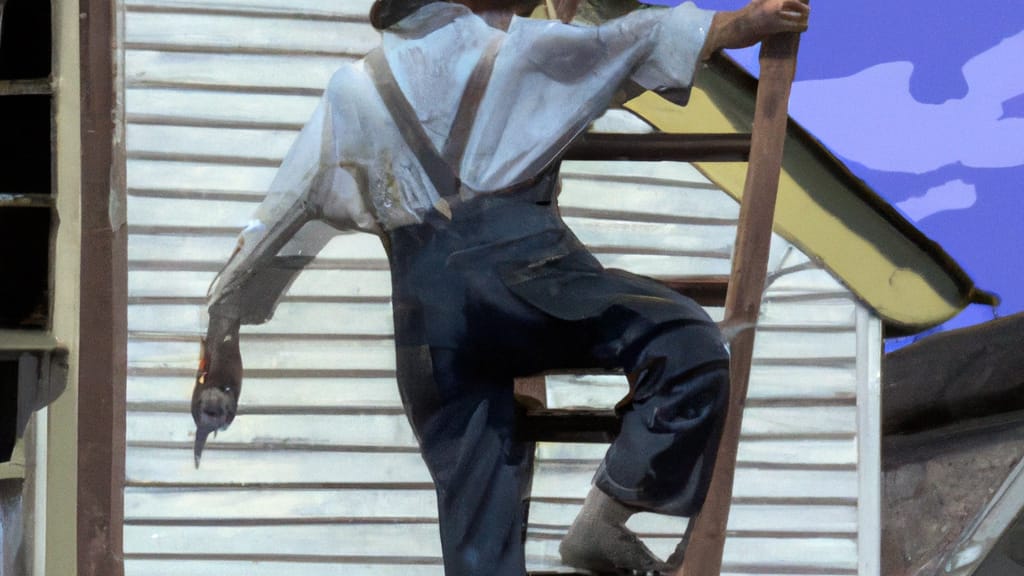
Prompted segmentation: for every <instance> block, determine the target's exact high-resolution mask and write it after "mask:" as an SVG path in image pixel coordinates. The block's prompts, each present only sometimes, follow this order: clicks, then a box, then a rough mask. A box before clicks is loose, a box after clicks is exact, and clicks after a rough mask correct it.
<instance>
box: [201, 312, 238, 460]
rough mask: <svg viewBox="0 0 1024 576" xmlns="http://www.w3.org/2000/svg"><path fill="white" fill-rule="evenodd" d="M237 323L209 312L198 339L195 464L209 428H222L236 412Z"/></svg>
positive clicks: (214, 431)
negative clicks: (201, 334) (204, 331)
mask: <svg viewBox="0 0 1024 576" xmlns="http://www.w3.org/2000/svg"><path fill="white" fill-rule="evenodd" d="M238 327H239V322H238V320H237V319H232V318H226V317H223V316H216V315H211V316H210V325H209V328H208V329H207V332H206V338H204V339H202V341H201V345H200V346H201V348H200V355H199V356H200V357H199V369H198V370H197V371H196V381H195V387H194V388H193V390H192V419H193V420H194V421H195V423H196V440H195V445H194V447H193V451H194V455H195V462H196V468H199V458H200V457H201V456H202V453H203V447H205V446H206V439H207V437H208V436H209V435H210V433H211V432H213V433H214V434H216V432H217V431H218V430H224V429H226V428H227V427H228V426H229V425H230V424H231V422H232V421H233V420H234V419H235V414H236V413H237V412H238V397H239V395H240V394H241V392H242V354H241V352H240V350H239V346H238Z"/></svg>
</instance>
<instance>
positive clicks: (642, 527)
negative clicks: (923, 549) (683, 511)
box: [530, 500, 857, 535]
mask: <svg viewBox="0 0 1024 576" xmlns="http://www.w3.org/2000/svg"><path fill="white" fill-rule="evenodd" d="M581 505H582V500H580V501H579V502H574V503H551V502H537V501H533V502H531V503H530V521H531V522H532V523H534V524H539V525H544V526H554V527H557V528H559V529H566V528H568V522H569V521H571V520H572V519H573V518H575V516H576V514H577V513H578V512H579V510H580V507H581ZM686 522H687V520H686V519H685V518H678V517H673V516H664V515H660V514H651V513H646V512H643V513H640V514H636V515H634V516H632V517H631V518H630V519H629V522H628V523H627V526H628V527H629V528H630V529H631V530H633V531H635V532H637V533H640V534H682V532H683V530H684V529H685V527H686ZM728 530H729V531H730V532H734V533H735V532H747V533H750V532H762V533H763V532H779V533H789V534H795V535H797V534H807V533H812V532H817V533H820V534H850V533H853V532H856V530H857V508H856V506H843V505H831V504H826V505H807V506H797V505H787V504H743V503H734V504H733V505H732V506H731V507H730V509H729V524H728Z"/></svg>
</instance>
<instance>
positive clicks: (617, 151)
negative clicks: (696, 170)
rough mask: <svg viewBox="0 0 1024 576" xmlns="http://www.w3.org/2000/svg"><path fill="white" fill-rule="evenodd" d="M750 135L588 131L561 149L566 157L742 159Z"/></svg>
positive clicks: (735, 160) (744, 159)
mask: <svg viewBox="0 0 1024 576" xmlns="http://www.w3.org/2000/svg"><path fill="white" fill-rule="evenodd" d="M749 157H750V134H664V133H660V132H659V133H653V134H609V133H601V132H588V133H585V134H583V135H581V136H580V137H579V138H577V139H576V141H575V142H573V143H572V144H571V145H570V146H569V148H568V149H567V150H566V152H565V157H564V158H565V159H566V160H590V161H608V160H640V161H644V160H647V161H654V160H675V161H677V162H746V161H747V159H748V158H749Z"/></svg>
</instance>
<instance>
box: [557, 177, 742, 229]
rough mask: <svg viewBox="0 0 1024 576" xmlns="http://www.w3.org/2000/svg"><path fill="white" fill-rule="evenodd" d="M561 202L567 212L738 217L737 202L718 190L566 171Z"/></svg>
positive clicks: (560, 196) (722, 218)
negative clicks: (638, 182) (637, 182)
mask: <svg viewBox="0 0 1024 576" xmlns="http://www.w3.org/2000/svg"><path fill="white" fill-rule="evenodd" d="M558 204H559V206H561V207H562V208H563V209H565V210H566V211H567V212H571V211H572V210H574V209H576V210H579V209H586V210H588V211H590V212H599V213H600V212H605V213H609V214H618V213H628V214H634V215H641V214H644V215H648V216H652V217H665V216H678V217H685V218H690V219H713V220H717V221H722V222H730V221H735V220H736V219H737V218H738V217H739V210H738V207H737V205H736V203H735V202H729V201H728V197H727V196H725V195H724V194H722V193H721V192H719V191H718V190H712V189H706V188H700V187H696V186H688V185H687V183H686V182H680V183H678V184H667V183H666V184H645V185H643V186H640V185H630V184H628V183H623V182H619V181H607V180H592V179H583V178H579V177H571V176H568V175H563V178H562V192H561V194H560V195H559V197H558Z"/></svg>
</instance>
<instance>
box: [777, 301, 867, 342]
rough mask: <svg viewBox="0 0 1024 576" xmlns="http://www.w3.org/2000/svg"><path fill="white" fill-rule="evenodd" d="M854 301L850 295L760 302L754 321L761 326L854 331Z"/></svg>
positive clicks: (855, 313) (855, 312)
mask: <svg viewBox="0 0 1024 576" xmlns="http://www.w3.org/2000/svg"><path fill="white" fill-rule="evenodd" d="M856 320H857V304H856V303H855V302H854V300H853V299H852V298H821V299H816V300H810V301H801V302H773V301H771V300H769V301H767V302H764V303H762V304H761V315H760V316H759V318H758V323H759V324H760V325H762V326H772V327H777V326H792V327H796V328H799V327H811V328H819V327H831V328H835V329H840V328H843V329H846V330H849V332H850V333H851V334H853V333H854V332H855V331H856V327H857V326H856Z"/></svg>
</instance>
